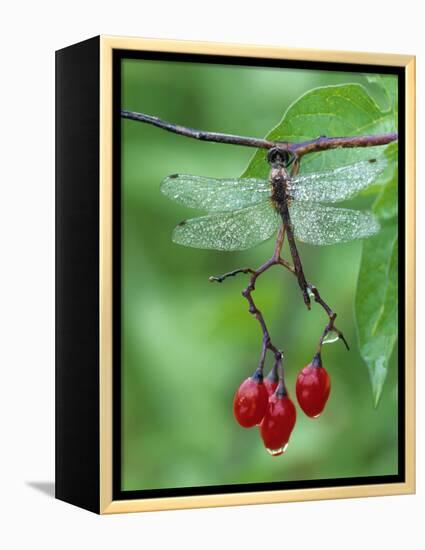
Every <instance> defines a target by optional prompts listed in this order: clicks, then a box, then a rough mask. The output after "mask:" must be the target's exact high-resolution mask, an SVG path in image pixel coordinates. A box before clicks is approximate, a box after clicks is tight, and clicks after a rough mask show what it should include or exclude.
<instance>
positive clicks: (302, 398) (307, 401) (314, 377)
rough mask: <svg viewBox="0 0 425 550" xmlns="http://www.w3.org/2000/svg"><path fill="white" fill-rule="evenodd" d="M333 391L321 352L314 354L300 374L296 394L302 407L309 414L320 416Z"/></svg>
mask: <svg viewBox="0 0 425 550" xmlns="http://www.w3.org/2000/svg"><path fill="white" fill-rule="evenodd" d="M330 391H331V380H330V378H329V375H328V373H327V372H326V370H325V369H324V368H323V366H322V360H321V357H320V354H317V355H315V356H314V358H313V361H312V362H311V363H309V364H308V365H307V366H306V367H304V368H303V369H302V371H301V372H300V373H299V374H298V377H297V384H296V394H297V399H298V403H299V404H300V407H301V408H302V410H303V411H304V412H305V414H306V415H307V416H310V417H312V418H316V417H318V416H319V415H320V414H321V413H322V411H323V409H324V408H325V405H326V401H327V400H328V397H329V392H330Z"/></svg>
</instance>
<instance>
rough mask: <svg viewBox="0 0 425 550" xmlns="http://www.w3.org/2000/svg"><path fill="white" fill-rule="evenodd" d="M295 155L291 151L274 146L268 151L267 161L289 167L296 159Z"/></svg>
mask: <svg viewBox="0 0 425 550" xmlns="http://www.w3.org/2000/svg"><path fill="white" fill-rule="evenodd" d="M294 158H295V157H294V155H293V154H292V153H290V152H289V151H286V150H284V149H280V148H279V147H272V149H270V151H269V152H268V153H267V162H268V163H269V164H271V165H281V166H284V167H285V168H287V167H288V166H289V165H290V164H292V162H293V161H294Z"/></svg>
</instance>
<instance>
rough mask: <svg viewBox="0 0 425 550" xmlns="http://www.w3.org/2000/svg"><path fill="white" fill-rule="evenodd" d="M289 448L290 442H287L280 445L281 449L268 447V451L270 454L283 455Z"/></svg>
mask: <svg viewBox="0 0 425 550" xmlns="http://www.w3.org/2000/svg"><path fill="white" fill-rule="evenodd" d="M287 448H288V444H287V443H286V444H285V445H284V446H283V447H280V449H267V448H266V451H267V452H268V453H269V455H272V456H280V455H283V453H285V452H286V449H287Z"/></svg>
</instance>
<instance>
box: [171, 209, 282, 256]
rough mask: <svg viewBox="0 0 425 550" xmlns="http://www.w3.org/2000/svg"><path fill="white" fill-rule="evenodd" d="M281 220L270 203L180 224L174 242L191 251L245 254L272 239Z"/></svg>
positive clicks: (174, 234) (175, 232)
mask: <svg viewBox="0 0 425 550" xmlns="http://www.w3.org/2000/svg"><path fill="white" fill-rule="evenodd" d="M279 224H280V218H279V216H278V214H277V213H276V211H275V210H274V208H273V207H272V205H271V203H270V201H265V202H263V203H261V204H257V205H254V206H249V207H248V208H243V209H242V210H235V211H233V212H221V213H215V214H210V215H208V216H202V217H200V218H193V219H191V220H186V221H183V222H181V223H180V224H179V225H178V226H177V227H176V228H175V229H174V231H173V237H172V238H173V241H174V242H175V243H177V244H182V245H185V246H191V247H194V248H207V249H212V250H245V249H246V248H251V247H252V246H255V245H256V244H259V243H260V242H262V241H265V240H266V239H268V238H269V237H271V236H272V235H273V233H274V232H275V231H276V230H277V228H278V227H279Z"/></svg>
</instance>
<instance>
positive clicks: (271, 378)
mask: <svg viewBox="0 0 425 550" xmlns="http://www.w3.org/2000/svg"><path fill="white" fill-rule="evenodd" d="M264 385H265V386H266V390H267V393H268V394H269V396H270V395H273V394H274V392H275V391H276V389H277V387H278V385H279V376H278V374H277V369H276V368H275V367H273V368H272V370H271V371H270V372H269V374H268V376H267V377H266V378H264Z"/></svg>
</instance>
